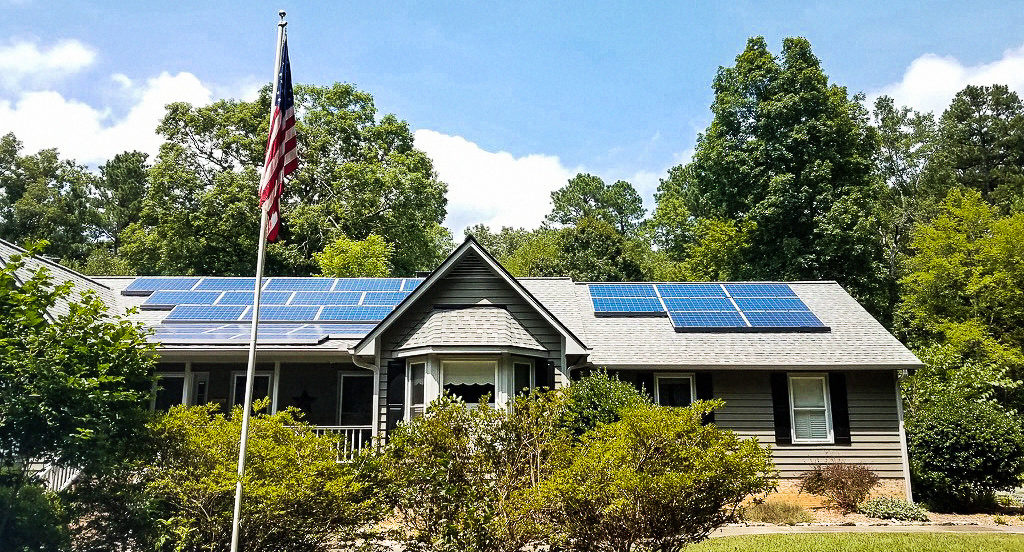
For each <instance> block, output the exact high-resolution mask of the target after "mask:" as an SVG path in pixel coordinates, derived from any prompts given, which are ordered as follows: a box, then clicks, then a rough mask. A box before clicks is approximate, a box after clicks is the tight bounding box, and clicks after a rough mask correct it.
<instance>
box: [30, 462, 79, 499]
mask: <svg viewBox="0 0 1024 552" xmlns="http://www.w3.org/2000/svg"><path fill="white" fill-rule="evenodd" d="M79 473H80V472H79V470H78V469H76V468H69V467H67V466H54V465H53V464H48V465H47V466H45V467H44V468H43V469H41V470H39V473H38V474H37V475H38V477H39V479H42V480H43V484H44V485H46V488H47V489H49V490H51V491H54V492H60V491H63V490H64V489H66V488H68V487H69V486H70V485H71V484H72V483H74V482H75V479H77V478H78V474H79Z"/></svg>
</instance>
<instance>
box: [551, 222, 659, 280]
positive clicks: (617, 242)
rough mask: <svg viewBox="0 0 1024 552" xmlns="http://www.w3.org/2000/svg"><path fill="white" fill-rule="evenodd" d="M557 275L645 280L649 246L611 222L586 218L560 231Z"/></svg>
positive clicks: (580, 277)
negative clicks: (618, 228) (620, 231)
mask: <svg viewBox="0 0 1024 552" xmlns="http://www.w3.org/2000/svg"><path fill="white" fill-rule="evenodd" d="M557 244H558V264H557V269H558V273H557V274H549V275H551V276H556V275H557V276H569V277H570V278H572V279H573V280H576V281H578V282H587V281H590V282H626V281H630V280H646V279H647V277H646V276H647V274H648V270H649V268H650V267H649V264H648V261H649V258H648V255H649V253H650V246H649V245H648V244H646V243H643V242H642V241H640V240H638V239H631V238H628V237H626V236H623V235H622V234H620V233H619V232H618V231H616V230H615V228H614V227H613V226H612V225H611V224H610V223H608V222H606V221H604V220H601V219H595V218H590V217H586V218H583V219H581V220H580V221H579V222H578V223H577V224H576V225H575V226H570V227H568V228H565V229H562V230H561V231H560V232H559V233H558V238H557Z"/></svg>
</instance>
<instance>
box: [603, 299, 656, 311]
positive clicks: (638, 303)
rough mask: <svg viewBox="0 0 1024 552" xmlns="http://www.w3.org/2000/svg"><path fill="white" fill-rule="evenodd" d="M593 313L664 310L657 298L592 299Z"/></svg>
mask: <svg viewBox="0 0 1024 552" xmlns="http://www.w3.org/2000/svg"><path fill="white" fill-rule="evenodd" d="M591 300H592V301H593V302H594V312H599V313H619V314H623V313H652V312H654V313H662V312H665V308H664V307H662V306H661V301H659V300H658V298H657V297H592V298H591Z"/></svg>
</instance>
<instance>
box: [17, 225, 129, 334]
mask: <svg viewBox="0 0 1024 552" xmlns="http://www.w3.org/2000/svg"><path fill="white" fill-rule="evenodd" d="M24 253H25V250H24V249H22V248H20V247H18V246H16V245H14V244H12V243H10V242H7V241H4V240H0V264H6V263H7V262H8V261H10V259H11V257H12V256H14V255H22V254H24ZM24 261H25V264H24V266H22V267H21V268H20V269H18V270H17V271H16V272H15V274H14V275H15V277H16V278H17V279H18V280H20V281H21V282H25V281H26V280H28V279H29V278H31V277H32V275H33V274H34V273H35V272H36V271H37V270H39V269H40V268H45V269H47V270H49V271H50V278H51V279H52V280H53V283H54V284H62V283H64V282H71V286H72V289H71V294H70V295H68V296H67V297H66V298H64V299H60V300H58V301H57V303H56V304H55V305H54V307H53V309H51V312H50V315H51V316H52V317H54V318H57V317H60V316H63V315H65V314H67V313H68V304H69V303H70V302H72V301H77V300H78V299H79V298H80V297H81V295H82V293H83V292H86V291H92V292H95V293H96V295H98V296H99V298H100V299H101V300H102V301H103V302H104V303H106V304H107V305H108V306H110V307H111V309H113V308H114V307H115V306H116V305H117V301H116V299H115V297H114V293H113V292H112V291H111V289H110V288H109V287H107V286H105V285H103V284H101V283H99V282H97V281H96V280H94V279H92V278H89V277H87V276H83V275H82V274H79V273H77V272H75V271H74V270H71V269H69V268H66V267H64V266H62V265H60V264H57V263H55V262H52V261H48V260H46V259H43V258H40V257H25V258H24Z"/></svg>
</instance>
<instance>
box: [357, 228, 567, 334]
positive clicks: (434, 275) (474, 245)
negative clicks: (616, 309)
mask: <svg viewBox="0 0 1024 552" xmlns="http://www.w3.org/2000/svg"><path fill="white" fill-rule="evenodd" d="M473 253H475V254H477V255H479V257H480V258H481V259H482V260H483V261H484V264H486V265H487V266H488V268H490V269H491V270H493V271H494V273H495V274H497V275H498V276H499V277H501V278H502V279H504V280H505V281H506V282H507V283H508V284H509V287H511V288H512V289H513V290H514V291H515V292H516V293H518V294H519V296H520V297H522V299H523V300H524V301H526V303H527V304H528V305H530V306H531V307H532V308H533V309H534V310H536V311H537V314H539V315H540V316H541V318H543V319H544V320H546V321H547V322H548V323H549V324H551V326H552V327H554V328H555V330H557V331H558V332H559V333H561V334H562V337H563V338H564V339H565V348H566V352H567V353H568V354H580V353H584V354H585V353H586V351H587V346H586V344H584V342H583V340H581V339H580V338H579V337H578V335H577V334H576V333H574V332H573V331H572V330H571V329H570V328H569V327H568V326H566V325H565V323H564V322H563V321H562V320H559V319H558V317H557V316H555V315H554V314H552V313H551V311H550V310H548V308H547V307H546V306H545V305H544V303H542V302H541V301H539V300H538V299H537V298H536V297H534V296H533V294H532V293H530V291H529V290H528V289H526V288H525V287H523V285H522V284H521V283H520V282H519V280H518V279H516V278H515V277H514V276H512V275H511V274H509V272H508V271H507V270H505V267H503V266H501V264H500V263H498V261H497V260H495V258H494V257H493V256H491V254H490V253H488V252H487V250H486V249H484V248H483V246H481V245H480V243H479V242H477V241H476V239H474V238H473V236H467V237H466V240H465V241H464V242H462V245H460V246H459V247H457V248H455V251H453V252H452V253H451V254H450V255H448V258H446V259H445V260H444V262H442V263H441V265H440V266H438V267H437V268H436V269H434V271H433V272H431V273H430V275H429V276H427V278H426V279H425V280H424V281H423V283H421V284H420V285H419V286H417V287H416V289H415V290H413V292H412V293H411V294H410V295H409V296H408V297H406V298H405V299H404V300H403V301H402V302H401V303H399V304H398V306H396V307H395V309H394V310H393V311H391V313H390V314H388V315H387V316H386V317H385V318H384V320H382V321H381V322H380V323H379V324H378V325H377V327H376V328H374V330H373V331H372V332H370V333H369V334H367V335H366V337H364V338H363V339H362V340H361V341H360V342H359V343H358V344H357V345H356V346H355V347H354V348H353V349H352V352H353V354H366V352H365V351H366V350H367V348H368V346H369V345H370V344H372V343H374V342H375V340H376V339H377V338H378V337H380V335H381V334H382V333H384V331H385V330H387V329H388V328H389V327H390V326H391V325H392V324H393V323H394V322H395V321H396V320H398V318H399V317H401V316H402V314H403V313H404V312H406V310H408V309H409V307H410V306H411V305H413V304H415V303H416V300H417V299H419V298H420V297H422V296H423V294H424V293H426V292H427V291H428V290H429V289H430V288H432V287H433V286H434V285H435V284H437V283H438V282H439V281H441V280H442V279H443V278H444V277H445V276H446V275H447V274H448V272H449V271H450V270H451V269H452V267H454V266H455V265H456V264H457V263H458V262H459V260H461V259H462V258H463V257H465V256H466V255H469V254H473Z"/></svg>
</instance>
